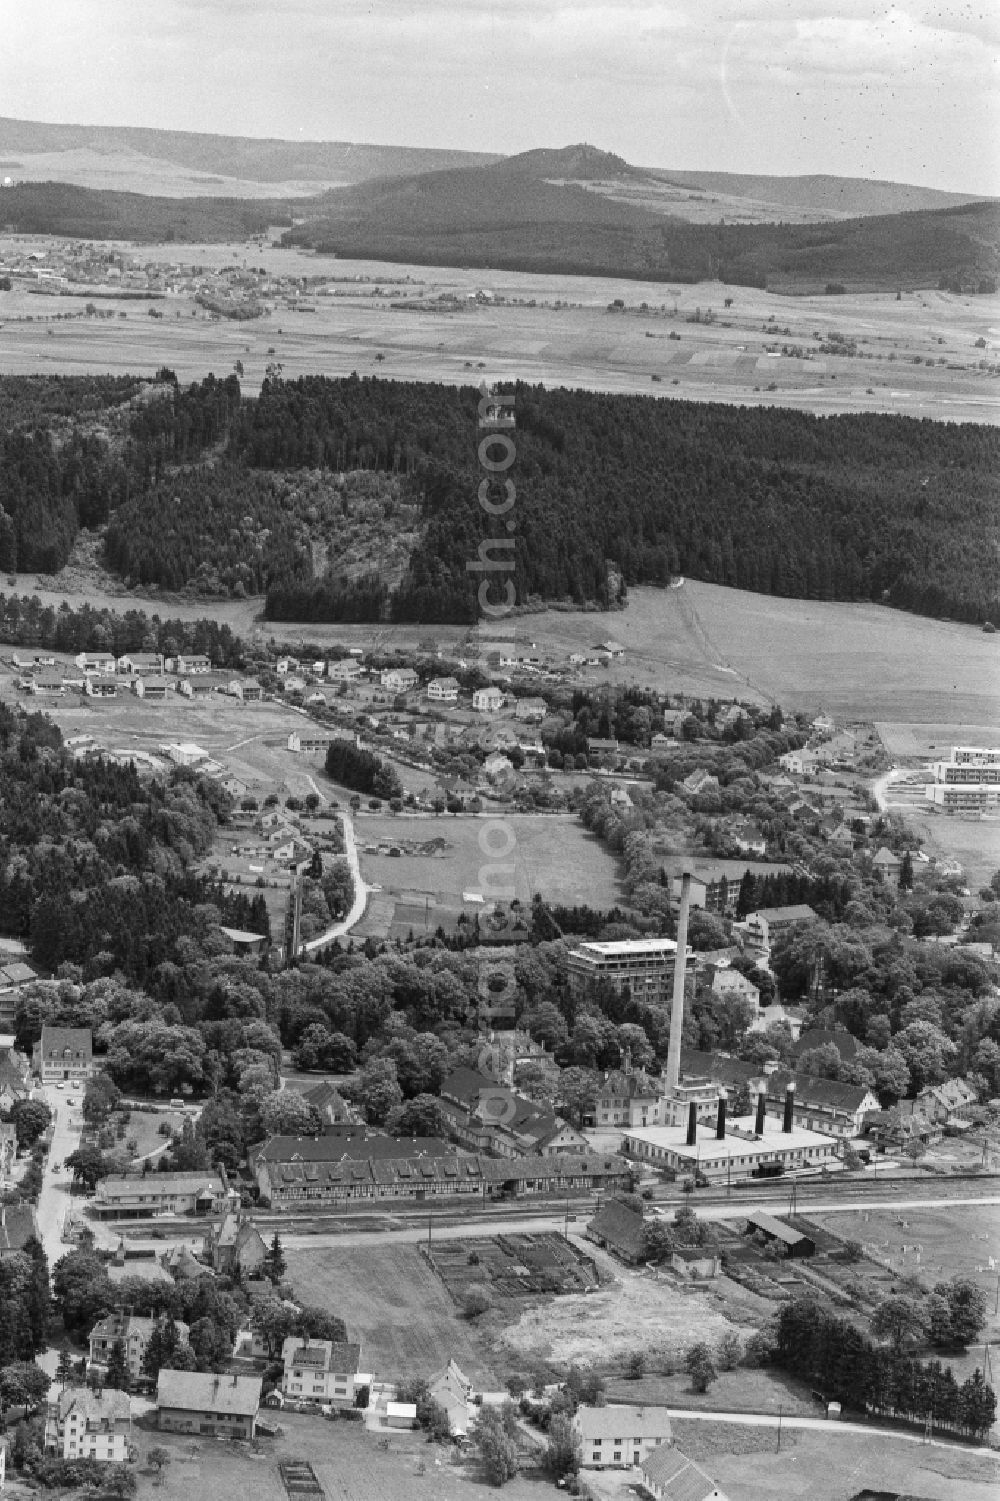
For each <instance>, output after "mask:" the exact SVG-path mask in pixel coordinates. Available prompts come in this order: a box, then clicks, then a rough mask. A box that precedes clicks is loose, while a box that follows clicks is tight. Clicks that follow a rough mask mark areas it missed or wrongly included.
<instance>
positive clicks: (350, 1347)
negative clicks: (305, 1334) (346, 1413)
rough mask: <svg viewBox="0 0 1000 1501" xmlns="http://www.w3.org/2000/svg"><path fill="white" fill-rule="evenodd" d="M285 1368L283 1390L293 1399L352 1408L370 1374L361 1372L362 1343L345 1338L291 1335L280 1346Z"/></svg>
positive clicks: (370, 1379)
mask: <svg viewBox="0 0 1000 1501" xmlns="http://www.w3.org/2000/svg"><path fill="white" fill-rule="evenodd" d="M281 1360H282V1364H283V1365H284V1367H285V1369H284V1371H283V1373H282V1377H281V1390H282V1394H283V1395H284V1396H285V1397H288V1398H289V1399H290V1400H292V1401H296V1400H297V1401H300V1402H322V1403H326V1404H329V1405H330V1406H332V1407H353V1406H354V1400H355V1398H356V1396H357V1394H358V1392H360V1391H361V1390H362V1388H363V1387H366V1386H371V1382H372V1378H371V1376H370V1375H365V1374H362V1372H361V1369H360V1367H361V1346H360V1345H355V1344H349V1343H346V1342H345V1341H343V1340H330V1339H309V1338H306V1339H301V1338H299V1337H298V1336H297V1335H292V1336H291V1337H290V1338H288V1339H286V1340H285V1342H284V1344H283V1345H282V1347H281Z"/></svg>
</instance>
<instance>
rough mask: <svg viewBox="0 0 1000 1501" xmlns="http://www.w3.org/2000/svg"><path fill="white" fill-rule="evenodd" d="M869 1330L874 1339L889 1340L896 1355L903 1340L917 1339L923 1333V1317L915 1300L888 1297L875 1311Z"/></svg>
mask: <svg viewBox="0 0 1000 1501" xmlns="http://www.w3.org/2000/svg"><path fill="white" fill-rule="evenodd" d="M869 1328H870V1329H871V1332H872V1333H873V1334H874V1335H875V1338H876V1339H887V1340H890V1341H891V1342H892V1347H893V1349H894V1350H895V1352H896V1354H897V1355H898V1354H899V1352H900V1350H901V1348H902V1346H903V1341H904V1340H906V1339H919V1338H920V1337H921V1336H922V1334H923V1333H924V1328H925V1322H924V1315H923V1312H922V1310H921V1306H920V1304H919V1303H918V1302H917V1301H916V1299H915V1298H905V1297H901V1296H894V1297H889V1298H886V1299H884V1300H883V1302H881V1303H879V1305H878V1307H877V1308H876V1309H875V1311H874V1313H873V1314H872V1316H871V1322H870V1324H869Z"/></svg>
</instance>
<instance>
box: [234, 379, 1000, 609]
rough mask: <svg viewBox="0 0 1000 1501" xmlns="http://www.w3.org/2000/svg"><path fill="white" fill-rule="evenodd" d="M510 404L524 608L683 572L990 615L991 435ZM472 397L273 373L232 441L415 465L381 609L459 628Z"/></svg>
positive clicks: (473, 466) (804, 417)
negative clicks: (395, 583) (411, 527)
mask: <svg viewBox="0 0 1000 1501" xmlns="http://www.w3.org/2000/svg"><path fill="white" fill-rule="evenodd" d="M515 396H516V407H515V410H516V421H517V430H516V448H517V460H516V464H515V466H514V468H513V469H512V470H511V471H510V473H511V477H512V478H514V480H515V482H516V486H517V496H518V499H517V506H516V511H515V512H514V515H515V516H516V530H515V533H514V541H515V547H514V554H513V556H514V568H513V571H512V574H511V576H512V577H513V579H514V581H515V584H516V589H517V597H518V600H519V601H522V602H523V601H527V600H530V599H532V598H536V599H539V600H546V599H548V600H552V599H569V600H573V601H575V602H577V603H582V602H584V601H588V600H589V601H596V602H598V603H600V604H605V605H606V604H608V603H609V602H610V594H609V584H608V570H609V564H615V565H617V567H618V569H619V570H620V572H621V574H622V576H623V578H624V580H625V582H626V584H666V583H667V582H668V581H669V579H670V577H671V575H675V574H688V575H690V576H692V577H694V578H700V579H706V580H708V581H709V582H713V583H719V584H728V585H732V586H735V587H737V588H741V589H752V590H757V591H760V592H762V593H765V594H779V595H785V596H789V597H793V598H809V599H839V600H852V599H866V600H868V599H874V600H885V601H886V602H888V603H891V604H894V605H898V606H901V607H902V608H904V609H910V610H914V611H916V612H918V613H921V614H932V615H948V616H952V617H955V618H958V619H962V620H969V621H982V620H986V619H995V618H996V616H997V614H998V613H1000V587H998V581H997V574H996V569H995V566H994V559H993V551H992V547H993V543H992V540H991V539H993V538H995V536H996V534H997V530H998V526H1000V496H998V491H997V485H996V480H995V475H996V472H997V466H998V462H1000V435H998V434H997V433H996V432H995V430H993V429H991V428H988V427H985V426H972V425H968V426H957V425H952V424H943V423H935V422H930V421H919V420H915V419H912V418H904V417H893V416H877V415H846V416H840V417H828V418H819V417H813V416H811V415H809V414H808V413H803V412H793V411H788V410H784V409H773V408H768V409H760V408H741V407H732V406H718V405H713V404H708V403H695V402H683V401H671V402H662V401H657V400H655V399H653V398H648V397H640V396H607V395H600V394H594V393H590V392H584V391H567V390H555V391H547V390H544V389H543V388H541V387H528V386H517V387H516V388H515ZM478 400H479V395H478V393H477V392H476V391H474V390H472V389H470V388H465V389H460V390H455V389H452V388H448V387H444V386H429V385H414V384H409V383H406V382H386V381H378V380H359V379H357V378H356V377H351V378H349V379H347V380H339V381H331V380H327V379H325V378H322V377H307V378H305V379H303V380H299V381H292V382H280V383H266V384H265V386H264V388H263V390H262V392H261V397H260V400H259V401H258V402H256V403H255V404H253V405H252V406H251V405H245V406H244V408H243V409H242V412H241V416H240V423H239V431H238V432H234V435H233V438H232V440H231V444H232V446H233V447H236V446H237V445H238V446H239V448H240V449H241V450H242V452H243V453H244V455H245V457H246V459H247V461H248V462H249V463H250V464H252V465H257V466H266V467H268V468H271V467H280V468H284V467H287V466H295V465H297V464H302V463H308V464H311V465H317V464H319V465H322V464H328V465H330V466H331V467H334V468H352V467H362V468H364V467H374V468H385V469H389V470H392V471H394V472H402V473H406V474H410V475H412V476H413V477H414V482H415V483H416V484H418V485H419V486H420V490H421V494H422V499H423V505H424V514H425V518H426V530H425V534H424V538H423V542H422V543H421V545H420V546H419V547H418V548H417V550H416V552H415V553H414V555H413V556H412V558H411V563H410V570H409V573H408V575H407V577H406V578H404V580H403V581H402V583H401V585H400V586H399V588H398V589H397V590H396V591H395V593H394V595H393V596H392V599H391V601H390V604H391V610H392V614H393V616H394V618H396V619H399V620H417V621H420V620H426V621H431V620H457V621H462V620H472V619H474V618H476V615H477V613H478V605H477V602H476V590H477V588H478V583H479V577H480V575H477V574H470V573H468V572H467V568H466V565H467V563H468V562H469V561H470V560H474V559H475V558H476V557H477V554H478V550H479V547H480V544H481V543H482V542H483V540H484V535H485V533H484V527H483V520H484V513H483V512H482V510H481V508H480V507H479V505H478V502H477V498H476V496H477V486H478V484H479V480H480V479H481V477H482V475H481V472H480V469H479V462H478V458H477V452H476V445H477V443H478V439H479V436H480V433H479V429H478V428H477V426H476V417H477V403H478ZM498 493H499V492H498ZM497 534H498V535H502V533H501V532H500V529H499V528H497ZM316 602H317V590H316V587H315V586H314V585H312V584H305V585H303V586H301V587H298V588H296V587H294V586H291V587H290V586H288V585H287V584H286V582H285V581H284V580H282V581H281V582H280V583H277V584H276V585H275V586H274V587H273V588H272V591H271V594H270V596H269V600H268V612H269V613H270V614H271V615H273V616H274V617H276V618H277V617H279V616H280V617H282V618H288V619H296V618H299V614H300V612H301V614H302V615H303V617H304V618H306V619H319V618H321V616H320V615H319V614H318V613H317V611H316ZM334 603H335V606H336V605H339V600H336V599H335V601H334ZM331 618H334V617H331Z"/></svg>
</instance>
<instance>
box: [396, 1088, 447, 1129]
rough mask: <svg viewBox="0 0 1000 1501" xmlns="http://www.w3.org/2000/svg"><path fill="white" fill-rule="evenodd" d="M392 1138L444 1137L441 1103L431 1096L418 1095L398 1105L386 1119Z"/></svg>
mask: <svg viewBox="0 0 1000 1501" xmlns="http://www.w3.org/2000/svg"><path fill="white" fill-rule="evenodd" d="M385 1124H386V1129H387V1130H388V1131H390V1132H391V1133H392V1134H393V1135H394V1136H444V1134H445V1118H444V1112H443V1110H442V1109H441V1101H440V1100H439V1099H438V1098H437V1097H436V1096H435V1095H432V1094H418V1095H415V1096H414V1097H413V1099H412V1100H407V1101H406V1104H405V1105H398V1106H397V1107H396V1108H395V1109H394V1110H391V1111H390V1112H389V1115H388V1116H387V1118H386V1123H385Z"/></svg>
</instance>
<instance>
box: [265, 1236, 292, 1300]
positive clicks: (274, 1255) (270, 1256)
mask: <svg viewBox="0 0 1000 1501" xmlns="http://www.w3.org/2000/svg"><path fill="white" fill-rule="evenodd" d="M287 1267H288V1263H287V1261H286V1260H285V1253H284V1251H283V1250H282V1248H281V1240H280V1238H279V1236H278V1232H277V1231H275V1232H274V1239H273V1240H272V1241H271V1244H270V1246H269V1248H268V1251H267V1254H266V1255H265V1257H264V1275H265V1277H267V1278H268V1279H269V1280H270V1282H271V1283H272V1285H273V1286H275V1287H277V1285H278V1283H279V1282H280V1281H281V1279H282V1278H283V1277H284V1275H285V1272H286V1270H287Z"/></svg>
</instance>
